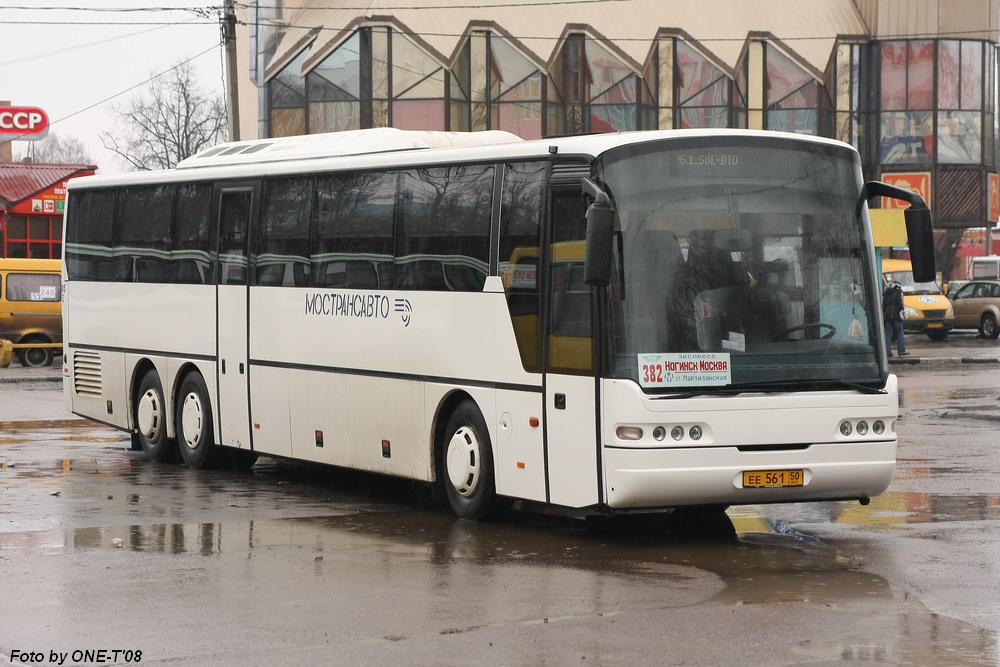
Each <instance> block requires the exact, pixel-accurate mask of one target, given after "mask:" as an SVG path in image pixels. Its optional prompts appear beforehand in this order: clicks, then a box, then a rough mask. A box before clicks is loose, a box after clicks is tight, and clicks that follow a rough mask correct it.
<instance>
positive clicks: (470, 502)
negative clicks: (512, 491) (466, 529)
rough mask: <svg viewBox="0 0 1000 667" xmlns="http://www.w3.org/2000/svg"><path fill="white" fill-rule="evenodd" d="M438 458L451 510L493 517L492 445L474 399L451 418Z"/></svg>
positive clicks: (462, 515)
mask: <svg viewBox="0 0 1000 667" xmlns="http://www.w3.org/2000/svg"><path fill="white" fill-rule="evenodd" d="M438 461H439V470H438V472H439V478H440V479H441V483H442V484H443V485H444V487H445V493H446V495H447V496H448V504H449V505H451V509H452V511H453V512H454V513H455V514H456V515H458V516H459V517H460V518H462V519H469V520H471V521H482V520H484V519H486V518H488V517H490V516H491V515H492V512H493V509H494V507H495V505H496V484H495V481H494V476H493V448H492V445H491V444H490V435H489V431H488V430H487V429H486V422H485V421H484V420H483V416H482V414H480V412H479V408H477V407H476V404H475V403H473V402H472V401H465V402H463V403H461V404H459V405H458V407H457V408H455V410H454V411H453V412H452V413H451V416H450V417H449V418H448V423H447V426H445V429H444V432H443V437H442V442H440V443H439V444H438Z"/></svg>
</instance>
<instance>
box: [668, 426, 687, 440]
mask: <svg viewBox="0 0 1000 667" xmlns="http://www.w3.org/2000/svg"><path fill="white" fill-rule="evenodd" d="M670 437H671V438H673V439H674V440H680V439H681V438H683V437H684V427H683V426H675V427H673V428H672V429H670Z"/></svg>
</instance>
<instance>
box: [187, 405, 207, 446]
mask: <svg viewBox="0 0 1000 667" xmlns="http://www.w3.org/2000/svg"><path fill="white" fill-rule="evenodd" d="M204 423H205V419H204V413H203V410H202V405H201V399H200V398H198V394H196V393H194V392H191V393H190V394H188V395H187V396H185V397H184V402H183V403H182V404H181V425H182V426H183V428H184V444H185V445H186V446H187V447H188V448H189V449H197V448H198V445H200V444H201V440H202V435H203V434H202V428H203V426H204Z"/></svg>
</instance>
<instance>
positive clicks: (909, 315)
mask: <svg viewBox="0 0 1000 667" xmlns="http://www.w3.org/2000/svg"><path fill="white" fill-rule="evenodd" d="M921 317H923V316H922V315H921V314H920V311H918V310H915V309H913V308H910V307H909V306H907V307H906V308H903V319H904V320H919V319H920V318H921Z"/></svg>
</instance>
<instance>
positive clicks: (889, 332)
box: [882, 279, 909, 357]
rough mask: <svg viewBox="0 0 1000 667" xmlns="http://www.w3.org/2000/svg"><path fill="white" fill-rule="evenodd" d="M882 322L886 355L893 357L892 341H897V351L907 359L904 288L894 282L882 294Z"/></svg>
mask: <svg viewBox="0 0 1000 667" xmlns="http://www.w3.org/2000/svg"><path fill="white" fill-rule="evenodd" d="M882 320H883V322H884V323H885V354H886V356H887V357H891V356H892V341H893V340H895V341H896V351H897V352H898V353H899V356H901V357H905V356H906V355H908V354H909V352H907V351H906V338H905V336H904V334H903V288H902V287H900V286H899V283H897V282H896V281H894V280H891V279H890V280H889V281H888V282H887V283H886V286H885V291H884V292H882Z"/></svg>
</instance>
